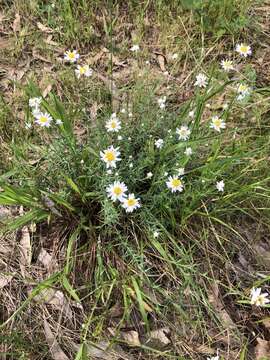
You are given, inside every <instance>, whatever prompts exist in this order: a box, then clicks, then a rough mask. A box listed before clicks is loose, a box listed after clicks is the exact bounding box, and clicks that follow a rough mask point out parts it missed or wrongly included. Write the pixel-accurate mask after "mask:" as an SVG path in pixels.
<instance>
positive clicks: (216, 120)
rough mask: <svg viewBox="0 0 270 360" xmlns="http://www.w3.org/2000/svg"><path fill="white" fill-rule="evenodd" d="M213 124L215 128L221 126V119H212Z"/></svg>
mask: <svg viewBox="0 0 270 360" xmlns="http://www.w3.org/2000/svg"><path fill="white" fill-rule="evenodd" d="M213 123H214V125H215V126H220V125H221V119H214V120H213Z"/></svg>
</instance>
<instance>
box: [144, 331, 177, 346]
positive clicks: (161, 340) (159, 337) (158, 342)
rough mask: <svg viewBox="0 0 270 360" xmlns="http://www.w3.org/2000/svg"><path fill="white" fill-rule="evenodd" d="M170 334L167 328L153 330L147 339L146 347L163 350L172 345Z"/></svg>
mask: <svg viewBox="0 0 270 360" xmlns="http://www.w3.org/2000/svg"><path fill="white" fill-rule="evenodd" d="M169 334H170V329H169V328H167V327H164V328H160V329H157V330H153V331H151V332H150V333H149V335H148V337H147V338H146V339H145V341H144V345H147V346H150V347H153V348H155V349H162V348H164V347H165V346H167V345H169V344H170V343H171V340H170V339H169V338H168V336H169Z"/></svg>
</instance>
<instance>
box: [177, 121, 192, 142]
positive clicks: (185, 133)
mask: <svg viewBox="0 0 270 360" xmlns="http://www.w3.org/2000/svg"><path fill="white" fill-rule="evenodd" d="M190 133H191V131H190V130H189V128H188V127H187V126H186V125H183V126H181V127H180V129H179V128H177V129H176V134H177V135H178V139H179V140H184V141H186V140H188V139H189V136H190Z"/></svg>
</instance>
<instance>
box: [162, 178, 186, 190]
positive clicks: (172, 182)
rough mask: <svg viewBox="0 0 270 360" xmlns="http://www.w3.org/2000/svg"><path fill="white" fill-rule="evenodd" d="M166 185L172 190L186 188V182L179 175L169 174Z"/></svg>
mask: <svg viewBox="0 0 270 360" xmlns="http://www.w3.org/2000/svg"><path fill="white" fill-rule="evenodd" d="M166 185H167V187H168V188H169V189H170V190H171V192H176V191H179V192H182V191H183V190H184V184H183V182H182V180H181V179H179V177H178V176H169V178H168V181H166Z"/></svg>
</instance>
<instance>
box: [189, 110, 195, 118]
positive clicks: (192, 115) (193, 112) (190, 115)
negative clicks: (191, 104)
mask: <svg viewBox="0 0 270 360" xmlns="http://www.w3.org/2000/svg"><path fill="white" fill-rule="evenodd" d="M188 116H189V117H191V118H192V119H193V118H194V116H195V110H191V111H190V112H189V113H188Z"/></svg>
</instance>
